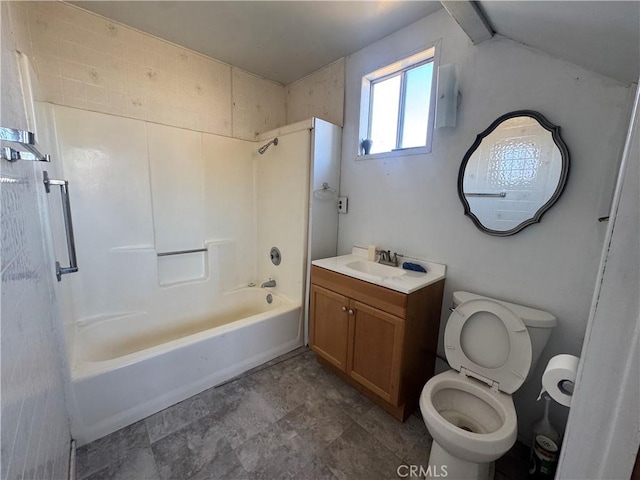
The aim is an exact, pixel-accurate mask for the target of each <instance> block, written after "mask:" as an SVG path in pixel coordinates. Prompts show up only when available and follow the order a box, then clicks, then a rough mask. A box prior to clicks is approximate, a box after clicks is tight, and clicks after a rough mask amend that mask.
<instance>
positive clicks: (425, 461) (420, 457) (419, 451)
mask: <svg viewBox="0 0 640 480" xmlns="http://www.w3.org/2000/svg"><path fill="white" fill-rule="evenodd" d="M432 444H433V439H432V438H431V435H429V433H425V434H424V435H423V436H422V437H420V439H419V440H418V441H417V442H416V444H415V445H414V446H413V448H411V450H409V452H408V453H407V454H406V455H405V456H404V457H403V460H404V462H405V463H406V464H407V465H422V466H423V467H425V468H426V467H427V466H428V465H429V455H430V454H431V445H432Z"/></svg>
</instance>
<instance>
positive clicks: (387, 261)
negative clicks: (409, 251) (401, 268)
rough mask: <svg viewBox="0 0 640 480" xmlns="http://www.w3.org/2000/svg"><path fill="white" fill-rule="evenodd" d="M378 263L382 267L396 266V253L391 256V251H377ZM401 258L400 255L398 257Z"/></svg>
mask: <svg viewBox="0 0 640 480" xmlns="http://www.w3.org/2000/svg"><path fill="white" fill-rule="evenodd" d="M376 253H378V263H381V264H382V265H390V266H392V267H397V266H398V255H399V254H398V253H397V252H393V256H391V250H378V251H377V252H376ZM400 256H402V255H400Z"/></svg>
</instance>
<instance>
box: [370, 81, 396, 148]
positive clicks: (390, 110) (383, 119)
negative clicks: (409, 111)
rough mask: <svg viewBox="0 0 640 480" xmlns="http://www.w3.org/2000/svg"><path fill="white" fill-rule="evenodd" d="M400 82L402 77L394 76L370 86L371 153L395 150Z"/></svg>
mask: <svg viewBox="0 0 640 480" xmlns="http://www.w3.org/2000/svg"><path fill="white" fill-rule="evenodd" d="M401 81H402V76H401V75H396V76H393V77H391V78H387V79H385V80H381V81H379V82H376V83H373V84H372V85H371V117H370V122H371V123H370V125H371V130H370V137H369V138H370V139H371V140H373V145H372V147H371V153H379V152H390V151H392V150H393V149H395V148H396V143H397V135H398V113H399V111H400V87H401V84H402V82H401Z"/></svg>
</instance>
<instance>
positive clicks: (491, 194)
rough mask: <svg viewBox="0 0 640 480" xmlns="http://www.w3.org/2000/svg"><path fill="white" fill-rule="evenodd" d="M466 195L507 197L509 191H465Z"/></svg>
mask: <svg viewBox="0 0 640 480" xmlns="http://www.w3.org/2000/svg"><path fill="white" fill-rule="evenodd" d="M464 196H465V197H506V196H507V192H499V193H465V194H464Z"/></svg>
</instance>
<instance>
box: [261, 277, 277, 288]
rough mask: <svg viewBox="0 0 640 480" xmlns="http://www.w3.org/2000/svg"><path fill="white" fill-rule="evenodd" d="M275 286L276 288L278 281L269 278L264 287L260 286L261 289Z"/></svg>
mask: <svg viewBox="0 0 640 480" xmlns="http://www.w3.org/2000/svg"><path fill="white" fill-rule="evenodd" d="M275 286H276V281H275V280H274V279H273V278H271V277H269V280H267V281H266V282H264V283H263V284H262V285H260V288H267V287H275Z"/></svg>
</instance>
